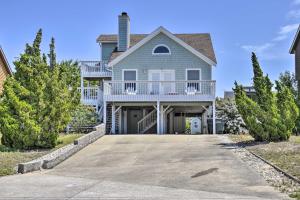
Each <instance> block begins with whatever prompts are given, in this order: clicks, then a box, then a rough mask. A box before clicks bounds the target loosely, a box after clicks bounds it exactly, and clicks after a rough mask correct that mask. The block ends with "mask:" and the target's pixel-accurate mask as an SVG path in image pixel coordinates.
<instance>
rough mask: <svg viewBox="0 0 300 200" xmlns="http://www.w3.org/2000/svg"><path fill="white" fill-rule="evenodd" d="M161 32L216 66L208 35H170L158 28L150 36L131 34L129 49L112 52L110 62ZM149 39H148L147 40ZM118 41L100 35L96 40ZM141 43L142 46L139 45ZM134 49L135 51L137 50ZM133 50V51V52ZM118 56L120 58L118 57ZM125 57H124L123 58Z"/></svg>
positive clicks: (116, 38) (111, 36) (112, 36)
mask: <svg viewBox="0 0 300 200" xmlns="http://www.w3.org/2000/svg"><path fill="white" fill-rule="evenodd" d="M160 32H163V33H165V34H166V35H167V36H169V37H170V38H171V39H173V40H175V41H176V42H178V43H179V44H181V45H182V46H184V47H185V48H187V49H188V50H190V51H191V52H192V53H194V54H196V55H197V56H199V57H201V58H202V59H203V60H204V61H206V62H208V63H209V64H211V65H216V63H217V60H216V57H215V53H214V50H213V46H212V42H211V38H210V34H209V33H193V34H172V33H170V32H169V31H167V30H166V29H165V28H163V27H159V28H158V29H156V30H155V31H153V32H152V33H151V34H131V35H130V48H129V49H128V50H127V51H125V52H118V51H114V52H113V53H112V55H111V58H110V62H115V60H116V58H118V59H119V58H120V57H121V56H120V55H122V56H123V55H124V54H125V55H126V54H128V52H129V53H130V51H132V49H133V48H134V47H135V45H137V44H139V46H138V47H137V48H139V47H140V46H142V45H143V44H144V43H146V42H147V41H149V40H150V39H152V38H153V37H154V36H156V35H157V34H158V33H160ZM149 38H150V39H149ZM117 40H118V36H117V35H100V36H99V37H98V38H97V42H100V43H109V42H111V43H116V42H117ZM140 42H143V44H140ZM137 48H135V49H137ZM135 49H134V50H135ZM119 56H120V57H119ZM124 57H126V56H124Z"/></svg>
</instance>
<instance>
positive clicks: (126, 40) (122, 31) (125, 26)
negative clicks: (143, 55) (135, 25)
mask: <svg viewBox="0 0 300 200" xmlns="http://www.w3.org/2000/svg"><path fill="white" fill-rule="evenodd" d="M129 46H130V19H129V16H128V15H127V13H126V12H122V13H121V15H119V33H118V51H126V50H127V49H128V48H129Z"/></svg>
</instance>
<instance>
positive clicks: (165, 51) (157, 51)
mask: <svg viewBox="0 0 300 200" xmlns="http://www.w3.org/2000/svg"><path fill="white" fill-rule="evenodd" d="M152 54H154V55H170V54H171V51H170V48H169V47H168V46H167V45H164V44H159V45H156V46H155V47H154V48H153V50H152Z"/></svg>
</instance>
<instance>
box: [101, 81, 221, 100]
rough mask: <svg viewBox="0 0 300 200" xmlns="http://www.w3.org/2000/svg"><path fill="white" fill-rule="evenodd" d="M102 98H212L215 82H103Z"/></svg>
mask: <svg viewBox="0 0 300 200" xmlns="http://www.w3.org/2000/svg"><path fill="white" fill-rule="evenodd" d="M103 83H104V96H107V95H119V96H120V95H121V96H128V95H131V96H133V95H152V96H153V95H164V96H166V95H167V96H170V95H172V96H176V95H198V96H199V95H202V96H203V95H207V96H211V97H214V96H215V89H216V81H215V80H198V81H197V80H195V81H187V80H176V81H151V80H150V81H149V80H137V81H122V80H112V81H111V80H109V81H106V80H105V81H104V82H103Z"/></svg>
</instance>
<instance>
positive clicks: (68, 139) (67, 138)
mask: <svg viewBox="0 0 300 200" xmlns="http://www.w3.org/2000/svg"><path fill="white" fill-rule="evenodd" d="M83 135H84V134H77V133H74V134H67V135H60V136H59V138H58V140H57V145H56V147H55V149H59V148H61V147H63V146H66V145H68V144H71V143H73V142H74V140H76V139H77V138H79V137H81V136H83Z"/></svg>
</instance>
